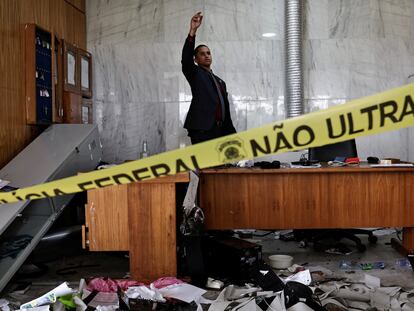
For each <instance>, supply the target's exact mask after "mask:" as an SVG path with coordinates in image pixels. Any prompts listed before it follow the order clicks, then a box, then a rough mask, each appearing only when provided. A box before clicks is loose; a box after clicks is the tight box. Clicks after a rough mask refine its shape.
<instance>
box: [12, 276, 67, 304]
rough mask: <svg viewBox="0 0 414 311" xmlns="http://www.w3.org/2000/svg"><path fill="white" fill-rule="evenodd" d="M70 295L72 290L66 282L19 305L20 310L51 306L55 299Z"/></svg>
mask: <svg viewBox="0 0 414 311" xmlns="http://www.w3.org/2000/svg"><path fill="white" fill-rule="evenodd" d="M72 293H73V290H72V289H71V288H70V287H69V286H68V284H67V283H66V282H63V283H62V284H60V285H59V286H58V287H55V288H54V289H52V290H51V291H49V292H47V293H46V294H44V295H43V296H41V297H39V298H36V299H34V300H32V301H30V302H27V303H25V304H23V305H21V306H20V309H29V308H34V307H38V306H42V305H47V304H52V303H55V302H56V298H57V297H60V296H65V295H69V294H72Z"/></svg>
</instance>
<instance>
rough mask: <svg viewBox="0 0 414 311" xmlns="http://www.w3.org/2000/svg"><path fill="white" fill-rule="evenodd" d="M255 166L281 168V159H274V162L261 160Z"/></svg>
mask: <svg viewBox="0 0 414 311" xmlns="http://www.w3.org/2000/svg"><path fill="white" fill-rule="evenodd" d="M254 166H255V167H260V168H280V161H273V162H267V161H260V162H255V163H254Z"/></svg>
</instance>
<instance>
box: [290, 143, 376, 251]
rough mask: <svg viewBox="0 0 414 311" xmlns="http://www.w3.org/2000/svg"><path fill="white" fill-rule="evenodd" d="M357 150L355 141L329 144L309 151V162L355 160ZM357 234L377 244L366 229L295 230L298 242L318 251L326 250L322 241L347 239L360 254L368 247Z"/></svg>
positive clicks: (374, 237) (370, 232)
mask: <svg viewBox="0 0 414 311" xmlns="http://www.w3.org/2000/svg"><path fill="white" fill-rule="evenodd" d="M357 156H358V153H357V148H356V143H355V139H351V140H347V141H343V142H339V143H335V144H329V145H325V146H321V147H315V148H310V149H309V155H308V160H317V161H319V162H328V161H333V160H334V159H335V158H336V157H345V158H354V157H357ZM356 234H367V235H368V241H369V242H370V243H372V244H374V243H376V242H377V237H376V236H374V235H373V233H372V231H370V230H365V229H307V230H294V236H295V239H296V240H300V241H304V242H305V243H307V242H308V241H309V242H313V245H314V248H315V249H317V250H321V251H323V250H326V247H325V245H324V244H323V243H322V240H324V239H327V238H330V239H334V240H336V241H339V240H340V239H342V238H346V239H348V240H351V241H353V242H355V244H356V248H357V250H358V251H359V252H363V251H365V250H366V246H365V245H364V244H362V242H361V239H360V238H358V237H357V236H355V235H356Z"/></svg>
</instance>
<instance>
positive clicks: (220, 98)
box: [210, 72, 226, 121]
mask: <svg viewBox="0 0 414 311" xmlns="http://www.w3.org/2000/svg"><path fill="white" fill-rule="evenodd" d="M210 75H211V77H212V78H213V81H214V85H215V86H216V89H217V93H218V96H219V100H220V107H221V120H222V121H224V117H225V113H226V112H225V108H224V99H223V94H221V89H220V85H219V83H218V81H217V79H216V77H215V76H214V74H213V73H212V72H210Z"/></svg>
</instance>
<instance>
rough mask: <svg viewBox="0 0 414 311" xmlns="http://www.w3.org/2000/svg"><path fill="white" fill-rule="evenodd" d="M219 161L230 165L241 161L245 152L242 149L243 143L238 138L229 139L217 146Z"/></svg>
mask: <svg viewBox="0 0 414 311" xmlns="http://www.w3.org/2000/svg"><path fill="white" fill-rule="evenodd" d="M217 151H218V153H219V160H220V162H222V163H230V162H235V161H239V160H241V159H243V158H244V157H245V155H246V150H245V149H244V147H243V141H242V140H241V139H240V138H237V137H236V138H229V139H228V140H226V141H223V142H221V143H219V144H218V145H217Z"/></svg>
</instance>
